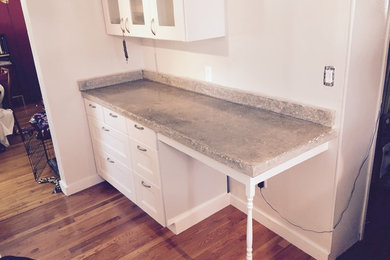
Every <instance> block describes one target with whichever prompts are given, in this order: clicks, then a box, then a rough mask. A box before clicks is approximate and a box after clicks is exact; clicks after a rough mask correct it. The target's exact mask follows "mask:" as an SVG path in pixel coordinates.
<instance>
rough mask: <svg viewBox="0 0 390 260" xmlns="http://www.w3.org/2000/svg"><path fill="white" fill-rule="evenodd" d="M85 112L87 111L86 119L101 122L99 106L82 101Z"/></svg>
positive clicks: (101, 113) (86, 100)
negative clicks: (91, 118) (89, 118)
mask: <svg viewBox="0 0 390 260" xmlns="http://www.w3.org/2000/svg"><path fill="white" fill-rule="evenodd" d="M84 105H85V110H86V111H87V115H88V117H93V118H95V119H97V120H99V121H103V120H104V119H103V108H102V106H100V105H99V104H97V103H95V102H92V101H89V100H88V99H84Z"/></svg>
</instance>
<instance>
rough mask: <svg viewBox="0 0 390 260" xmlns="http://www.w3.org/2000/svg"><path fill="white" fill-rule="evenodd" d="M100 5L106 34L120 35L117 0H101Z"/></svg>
mask: <svg viewBox="0 0 390 260" xmlns="http://www.w3.org/2000/svg"><path fill="white" fill-rule="evenodd" d="M102 4H103V12H104V20H105V21H104V22H105V24H106V30H107V33H108V34H112V35H121V34H122V31H121V16H120V11H119V3H118V0H102Z"/></svg>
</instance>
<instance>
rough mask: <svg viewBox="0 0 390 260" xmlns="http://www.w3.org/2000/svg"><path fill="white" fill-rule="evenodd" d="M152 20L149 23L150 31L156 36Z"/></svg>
mask: <svg viewBox="0 0 390 260" xmlns="http://www.w3.org/2000/svg"><path fill="white" fill-rule="evenodd" d="M154 23H155V22H154V18H152V20H151V21H150V31H151V32H152V34H153V35H156V31H155V29H154Z"/></svg>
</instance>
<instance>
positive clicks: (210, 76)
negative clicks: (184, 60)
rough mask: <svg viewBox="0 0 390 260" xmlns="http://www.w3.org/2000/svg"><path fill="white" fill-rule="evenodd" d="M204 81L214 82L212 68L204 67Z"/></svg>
mask: <svg viewBox="0 0 390 260" xmlns="http://www.w3.org/2000/svg"><path fill="white" fill-rule="evenodd" d="M204 79H205V80H206V81H208V82H210V81H212V80H213V70H212V69H211V67H210V66H204Z"/></svg>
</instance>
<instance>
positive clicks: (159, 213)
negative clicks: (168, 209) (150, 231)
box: [134, 173, 165, 226]
mask: <svg viewBox="0 0 390 260" xmlns="http://www.w3.org/2000/svg"><path fill="white" fill-rule="evenodd" d="M134 177H135V190H136V192H137V205H138V206H139V207H140V208H141V209H143V210H144V211H145V212H146V213H148V214H149V216H151V217H152V218H154V219H155V220H156V221H157V222H158V223H160V224H161V225H162V226H165V212H164V204H163V199H162V193H161V189H160V187H157V186H155V185H154V184H153V183H151V182H149V181H148V180H146V179H145V178H143V177H141V176H140V175H138V174H137V173H135V174H134Z"/></svg>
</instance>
